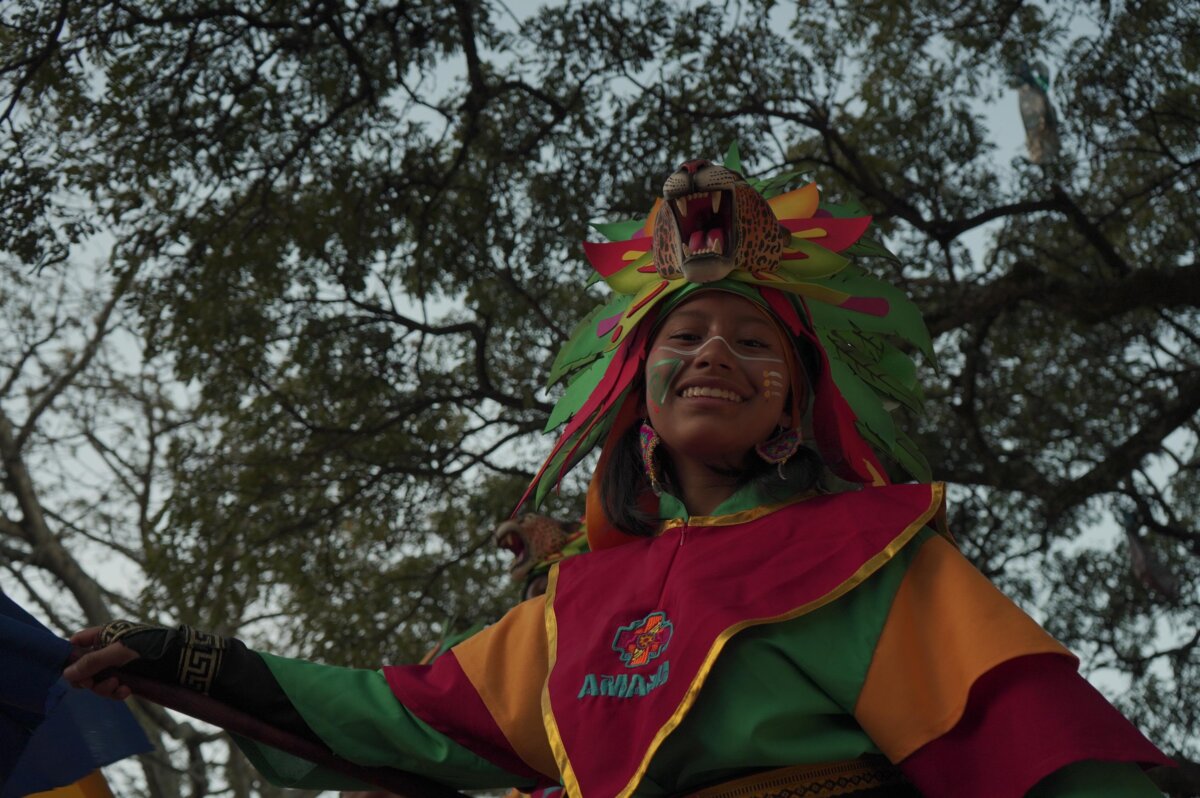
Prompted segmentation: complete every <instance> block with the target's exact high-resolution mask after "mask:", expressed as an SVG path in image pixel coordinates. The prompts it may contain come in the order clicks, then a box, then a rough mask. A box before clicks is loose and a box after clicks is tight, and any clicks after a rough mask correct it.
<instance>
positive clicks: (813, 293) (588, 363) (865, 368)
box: [521, 145, 933, 506]
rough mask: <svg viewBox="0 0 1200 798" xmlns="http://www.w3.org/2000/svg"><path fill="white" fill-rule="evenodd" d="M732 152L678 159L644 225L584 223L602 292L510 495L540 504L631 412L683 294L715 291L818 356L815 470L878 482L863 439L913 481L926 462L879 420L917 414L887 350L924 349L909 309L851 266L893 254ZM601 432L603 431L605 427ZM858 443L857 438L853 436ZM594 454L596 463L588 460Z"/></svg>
mask: <svg viewBox="0 0 1200 798" xmlns="http://www.w3.org/2000/svg"><path fill="white" fill-rule="evenodd" d="M740 171H741V163H740V158H739V156H738V151H737V146H736V145H734V146H731V147H730V149H729V152H728V153H727V155H726V157H725V161H724V167H721V166H715V165H713V164H710V163H708V162H707V161H689V162H687V163H685V164H683V165H682V166H681V167H680V168H679V170H678V171H676V172H675V173H674V174H673V175H672V176H671V177H670V178H668V180H667V182H666V185H665V187H664V196H663V198H660V199H659V200H657V201H656V202H655V203H654V207H653V208H651V210H650V213H649V214H648V215H647V216H646V217H645V218H644V219H633V220H628V221H620V222H608V223H603V224H595V225H593V227H595V229H596V230H598V231H599V232H600V233H601V234H602V235H603V236H604V237H605V238H607V239H608V242H607V243H590V242H585V243H584V245H583V246H584V251H585V252H586V254H587V257H588V260H589V261H590V263H591V265H592V268H593V269H594V270H595V275H593V277H592V279H591V280H590V281H589V283H588V284H589V285H591V284H593V283H595V282H596V281H598V280H603V281H604V282H605V283H607V284H608V286H609V288H611V289H612V291H613V296H612V297H611V298H610V299H609V300H607V301H606V302H604V303H602V304H601V305H600V306H599V307H597V308H596V309H595V310H593V311H592V312H591V313H589V314H588V315H587V317H586V318H584V319H583V321H582V322H580V324H579V325H578V326H577V327H576V328H575V330H574V332H573V333H572V334H571V338H570V340H568V341H567V343H566V345H565V346H563V348H562V350H561V351H560V352H559V354H558V357H557V358H556V359H555V361H554V365H553V366H552V368H551V370H550V377H549V384H550V385H555V384H557V383H560V382H566V391H565V393H564V394H563V395H562V397H561V398H560V399H559V400H558V403H557V404H556V405H555V407H554V410H553V412H552V413H551V414H550V418H549V420H548V421H547V424H546V431H547V432H548V431H550V430H552V429H555V428H556V427H558V426H560V425H565V427H564V429H563V431H562V434H561V435H560V437H559V439H558V442H557V443H556V444H555V445H554V448H553V449H552V450H551V452H550V455H549V457H547V458H546V461H545V463H544V464H543V465H542V467H541V469H540V470H539V471H538V473H537V475H536V476H535V477H534V478H533V481H532V483H531V484H530V486H529V488H528V489H527V490H526V492H525V496H524V497H523V498H522V500H521V504H522V505H523V504H524V503H525V502H526V501H527V500H528V499H529V498H530V497H532V499H533V502H534V504H535V506H536V505H537V504H540V503H541V501H542V499H543V498H544V497H545V495H546V493H548V492H549V490H550V488H551V487H552V486H553V485H555V484H557V483H558V482H559V481H560V480H561V479H562V477H563V476H564V475H565V474H566V473H567V472H568V471H570V469H571V468H572V467H573V466H574V465H575V464H576V463H578V462H579V460H580V459H581V458H583V457H584V456H585V455H586V454H587V453H588V452H589V451H591V449H592V448H593V447H594V446H595V445H596V443H597V442H600V441H601V440H604V439H606V436H609V435H610V434H613V435H614V437H615V435H616V434H619V433H620V432H623V431H624V429H625V428H627V427H628V426H629V424H631V423H633V421H634V420H635V419H636V418H638V417H639V415H640V412H641V409H640V408H639V407H635V406H634V405H635V404H636V403H635V402H628V401H626V400H627V399H630V398H631V397H633V398H635V399H636V398H637V397H636V394H637V391H636V390H635V386H637V385H638V384H639V382H638V380H637V377H638V374H639V373H640V371H641V370H642V367H643V360H644V358H645V355H646V350H647V348H648V344H649V343H650V340H649V339H650V335H651V332H652V328H653V327H654V324H655V320H656V319H657V318H660V317H662V316H663V314H665V313H666V312H668V311H669V310H670V309H671V308H672V307H674V306H675V305H676V304H678V303H679V302H681V301H682V300H683V298H684V297H686V296H687V295H689V294H691V293H693V292H694V291H696V290H702V289H705V288H719V289H722V290H728V291H733V292H735V293H738V294H741V295H744V296H747V297H749V298H751V299H753V300H754V301H756V302H758V303H759V304H761V305H764V306H765V307H767V308H768V309H769V310H770V311H771V312H772V313H773V314H774V315H775V317H776V318H777V319H778V320H779V321H780V323H781V324H782V325H783V326H784V327H785V328H786V329H787V330H789V331H790V332H791V334H792V335H793V336H795V337H796V338H798V339H800V340H807V341H808V342H809V343H810V344H811V345H812V346H813V348H814V350H815V351H816V352H817V353H818V354H819V356H820V357H819V361H820V363H819V364H818V366H817V370H818V373H815V374H809V375H808V377H809V379H810V380H811V381H812V382H813V391H812V396H813V400H812V402H813V404H812V426H813V432H814V437H815V438H816V442H817V446H818V448H819V449H820V453H821V456H822V458H823V460H824V461H825V463H826V464H827V465H828V466H829V467H830V468H831V469H832V470H833V471H834V473H836V474H838V475H839V476H841V477H842V478H844V479H848V480H851V481H856V482H864V483H872V484H883V483H885V482H886V481H887V478H886V476H885V472H884V469H883V468H882V466H881V465H880V464H879V462H878V460H877V459H876V456H875V454H874V452H873V451H872V450H871V447H870V446H868V445H867V442H869V443H870V444H871V445H873V446H874V447H875V448H876V449H878V450H879V451H881V452H883V453H885V454H887V455H888V456H890V457H891V458H892V459H893V460H895V461H896V462H897V463H898V464H899V465H900V466H902V467H903V468H904V469H905V470H906V471H907V472H908V473H909V474H911V475H912V476H913V477H914V478H916V479H918V480H921V481H926V480H928V479H929V466H928V464H927V463H926V461H925V458H924V457H923V456H922V455H921V453H920V452H919V451H918V450H917V448H916V446H915V445H914V444H913V442H912V440H911V439H910V438H909V437H908V436H907V435H905V434H904V433H903V432H902V431H901V430H899V429H898V428H897V427H896V425H895V424H894V423H893V420H892V416H891V413H890V408H893V407H895V406H897V405H904V406H905V407H908V408H909V409H911V410H914V411H917V412H920V410H921V403H922V399H923V397H922V392H921V386H920V384H919V383H918V381H917V378H916V368H915V365H914V364H913V362H912V360H911V359H910V358H909V356H908V355H907V354H905V353H904V352H903V351H901V350H900V349H899V348H897V346H896V345H895V343H893V342H894V341H902V342H906V343H908V344H910V345H911V346H913V347H915V348H916V349H918V350H920V351H921V352H922V353H924V355H925V356H926V357H927V358H928V359H929V360H930V361H932V359H933V348H932V345H931V342H930V339H929V333H928V331H927V330H926V328H925V323H924V321H923V320H922V319H921V314H920V312H919V311H918V310H917V308H916V306H915V305H913V303H912V302H911V301H909V299H908V298H907V297H906V296H904V294H903V293H902V292H900V291H899V290H897V289H896V288H894V287H892V286H890V285H888V284H887V283H885V282H883V281H881V280H879V279H876V278H874V277H871V276H869V275H868V274H867V273H866V272H865V271H864V270H862V269H861V268H859V267H858V266H856V265H854V264H852V263H851V261H850V260H849V258H850V257H851V256H855V255H860V256H861V255H865V256H883V257H889V258H892V259H895V256H894V255H892V254H891V253H890V252H888V251H887V250H886V249H885V248H884V247H883V246H881V245H880V244H878V243H876V242H874V241H871V240H870V239H867V238H864V237H863V235H864V233H865V232H866V230H867V228H868V226H869V225H870V222H871V218H870V217H869V216H866V215H864V214H863V213H862V209H861V208H860V207H858V206H854V205H833V204H830V203H826V202H823V201H822V200H821V198H820V195H819V193H818V190H817V187H816V185H815V184H813V183H808V184H807V185H804V186H802V187H800V188H798V189H795V190H793V191H788V192H786V193H785V192H783V188H784V187H785V186H786V185H787V184H789V183H791V182H792V181H793V180H795V179H796V178H797V177H798V176H799V173H797V172H791V173H787V174H781V175H778V176H776V177H773V178H770V179H766V180H747V179H744V178H742V176H741V174H740ZM614 425H615V427H616V429H614ZM864 439H865V441H864ZM602 456H603V455H602Z"/></svg>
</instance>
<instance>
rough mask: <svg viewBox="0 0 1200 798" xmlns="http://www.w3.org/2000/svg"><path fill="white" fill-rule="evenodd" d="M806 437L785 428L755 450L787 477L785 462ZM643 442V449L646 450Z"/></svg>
mask: <svg viewBox="0 0 1200 798" xmlns="http://www.w3.org/2000/svg"><path fill="white" fill-rule="evenodd" d="M803 440H804V438H803V436H802V435H801V434H800V430H798V429H794V428H793V429H785V430H783V431H782V432H780V433H779V434H777V435H775V436H774V437H772V438H767V439H766V440H765V441H763V442H762V443H760V444H758V445H756V446H755V447H754V451H755V452H757V453H758V456H759V457H761V458H762V459H763V460H765V461H767V462H768V463H774V464H775V465H776V466H778V467H779V478H780V479H786V477H785V476H784V475H783V464H784V463H786V462H787V461H788V460H789V459H790V458H791V457H792V455H794V454H795V453H796V452H798V451H799V450H800V444H801V443H802V442H803ZM644 446H645V445H644V444H643V449H642V451H643V452H645V448H644Z"/></svg>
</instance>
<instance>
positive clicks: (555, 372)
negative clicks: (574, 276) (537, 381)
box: [546, 295, 633, 385]
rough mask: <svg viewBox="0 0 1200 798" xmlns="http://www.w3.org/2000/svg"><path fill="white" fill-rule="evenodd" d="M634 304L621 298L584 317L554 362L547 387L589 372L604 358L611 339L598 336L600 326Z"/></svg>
mask: <svg viewBox="0 0 1200 798" xmlns="http://www.w3.org/2000/svg"><path fill="white" fill-rule="evenodd" d="M632 300H633V297H630V296H626V295H617V296H614V297H613V298H612V299H611V300H609V301H608V302H606V303H604V304H603V305H601V306H600V307H597V308H594V309H593V310H592V311H591V312H590V313H588V314H587V315H586V316H584V317H583V321H581V322H579V324H577V325H575V329H574V330H572V331H571V337H570V338H568V339H567V342H566V343H565V344H563V348H562V349H560V350H559V352H558V355H557V357H555V358H554V365H552V366H551V367H550V375H549V376H548V377H547V378H546V384H547V385H554V384H555V383H557V382H558V381H559V380H561V379H562V378H563V377H565V376H567V375H568V374H570V373H571V372H574V371H579V370H580V369H583V368H586V367H587V365H588V364H589V363H591V362H592V361H593V360H595V359H596V358H597V357H599V356H600V355H601V354H603V352H604V350H605V348H606V347H607V345H608V337H607V336H602V335H598V334H597V332H596V330H597V328H598V327H599V325H600V322H602V321H604V320H605V319H609V318H612V317H613V316H616V315H618V314H620V313H623V312H624V311H625V308H627V307H629V303H630V302H631V301H632Z"/></svg>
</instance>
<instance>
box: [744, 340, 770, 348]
mask: <svg viewBox="0 0 1200 798" xmlns="http://www.w3.org/2000/svg"><path fill="white" fill-rule="evenodd" d="M738 343H739V344H741V345H742V346H747V347H750V348H751V349H766V348H767V342H766V341H760V340H759V339H757V338H743V339H742V340H740V341H738Z"/></svg>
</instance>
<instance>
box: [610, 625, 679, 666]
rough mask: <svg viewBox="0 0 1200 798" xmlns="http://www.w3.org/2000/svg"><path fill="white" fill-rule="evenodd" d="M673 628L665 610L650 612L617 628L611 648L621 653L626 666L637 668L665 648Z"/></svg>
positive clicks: (669, 640)
mask: <svg viewBox="0 0 1200 798" xmlns="http://www.w3.org/2000/svg"><path fill="white" fill-rule="evenodd" d="M673 630H674V627H673V626H672V625H671V622H670V621H668V620H667V614H666V613H665V612H652V613H650V614H649V615H647V616H646V617H645V618H642V619H641V620H640V621H634V622H633V623H631V624H629V625H628V626H622V627H621V628H619V629H617V636H616V637H615V638H613V644H612V649H613V651H615V652H617V653H618V654H620V655H621V662H623V663H625V667H626V668H637V667H639V666H641V665H645V664H646V663H647V662H649V661H650V660H652V659H654V658H656V657H657V656H658V655H659V654H661V653H663V652H664V651H666V650H667V644H669V643H670V642H671V633H672V631H673Z"/></svg>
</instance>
